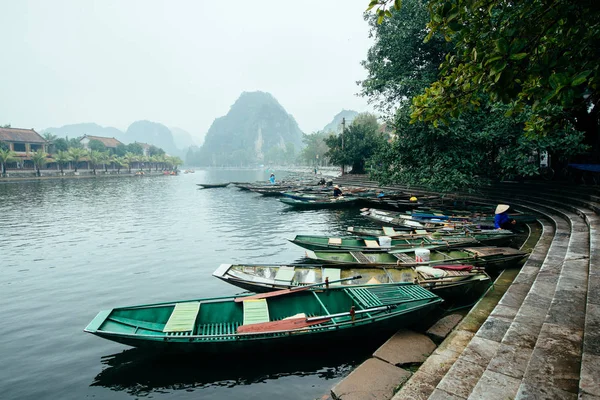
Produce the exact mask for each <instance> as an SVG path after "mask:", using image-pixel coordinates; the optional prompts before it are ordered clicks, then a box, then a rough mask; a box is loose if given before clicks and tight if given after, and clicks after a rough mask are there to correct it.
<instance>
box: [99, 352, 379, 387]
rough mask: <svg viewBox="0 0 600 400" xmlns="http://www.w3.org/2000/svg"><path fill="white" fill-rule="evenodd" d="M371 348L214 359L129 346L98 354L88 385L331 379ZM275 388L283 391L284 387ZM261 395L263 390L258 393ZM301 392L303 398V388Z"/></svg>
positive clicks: (215, 384)
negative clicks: (95, 372)
mask: <svg viewBox="0 0 600 400" xmlns="http://www.w3.org/2000/svg"><path fill="white" fill-rule="evenodd" d="M374 348H375V347H370V346H367V347H364V348H362V349H359V350H357V349H355V348H354V349H348V350H350V351H341V352H331V351H327V352H326V353H324V352H322V351H321V352H317V351H314V352H306V351H304V349H303V351H302V354H295V355H294V354H292V355H286V356H285V357H279V356H276V355H273V356H271V357H267V356H266V355H261V356H260V357H256V356H254V357H250V356H236V357H231V358H224V357H219V358H215V359H206V358H204V357H203V356H202V355H193V354H184V355H182V354H178V355H152V354H148V353H146V352H144V351H143V350H139V349H130V350H126V351H123V352H122V353H118V354H112V355H109V356H105V357H102V364H104V365H105V366H106V367H107V368H105V369H103V371H102V372H100V373H99V374H98V375H97V376H96V377H95V379H94V381H93V382H92V384H91V385H90V386H102V387H105V388H109V389H111V390H115V391H122V392H126V393H128V394H129V395H132V396H147V395H149V394H151V393H154V392H161V393H164V391H171V390H178V391H180V390H187V391H193V390H197V389H207V388H213V389H219V388H228V389H232V388H236V387H237V388H238V390H239V391H245V390H246V389H244V388H242V387H243V386H249V385H253V384H257V383H267V382H268V383H269V386H268V387H269V388H271V387H272V386H277V385H280V386H281V385H283V386H285V385H287V383H286V382H285V381H286V379H285V378H287V377H294V380H295V381H297V380H298V379H299V378H307V379H309V380H310V378H314V380H319V381H324V380H325V381H331V380H334V379H341V378H343V377H344V376H346V375H347V374H348V373H349V372H350V371H351V370H352V369H353V368H354V367H355V366H356V365H358V364H359V363H361V362H362V361H363V360H364V359H366V358H368V356H369V354H371V353H372V351H373V350H374ZM278 381H279V382H278ZM332 385H333V383H327V384H326V385H325V387H326V388H327V389H325V390H324V391H323V390H320V389H318V390H319V391H318V392H317V393H321V392H323V393H324V392H327V391H328V390H329V388H330V387H331V386H332ZM279 389H280V390H283V391H285V388H284V387H280V388H279ZM274 391H277V389H275V390H274ZM217 392H218V390H217ZM227 393H228V395H227V398H234V397H237V396H236V395H235V392H230V391H228V392H227ZM240 394H241V393H240ZM265 394H266V393H265V392H262V395H265ZM241 397H242V396H240V398H241ZM265 397H269V396H265ZM303 397H306V393H304V394H303Z"/></svg>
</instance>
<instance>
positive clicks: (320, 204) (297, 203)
mask: <svg viewBox="0 0 600 400" xmlns="http://www.w3.org/2000/svg"><path fill="white" fill-rule="evenodd" d="M279 201H281V202H282V203H284V204H286V205H288V206H291V207H294V208H341V207H348V206H352V205H354V204H355V203H356V202H357V201H358V198H356V197H342V196H340V197H333V198H327V199H322V200H320V199H318V200H297V199H290V198H287V197H284V198H282V199H279Z"/></svg>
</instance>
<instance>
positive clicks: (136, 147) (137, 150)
mask: <svg viewBox="0 0 600 400" xmlns="http://www.w3.org/2000/svg"><path fill="white" fill-rule="evenodd" d="M126 148H127V151H128V152H130V153H133V154H137V155H139V156H141V155H143V154H144V148H143V147H142V145H141V144H139V143H129V144H128V145H127V146H126Z"/></svg>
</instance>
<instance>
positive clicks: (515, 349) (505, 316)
mask: <svg viewBox="0 0 600 400" xmlns="http://www.w3.org/2000/svg"><path fill="white" fill-rule="evenodd" d="M344 178H346V177H344ZM337 182H341V181H337ZM346 182H348V183H346ZM355 182H356V183H357V184H358V183H359V182H358V181H355ZM343 183H344V184H349V183H351V181H350V180H348V181H345V180H344V181H343ZM364 183H365V182H364V181H363V182H362V184H364ZM368 184H371V185H373V186H377V184H376V183H374V182H369V183H368ZM389 189H399V190H407V188H403V187H397V186H396V187H389ZM409 190H410V191H411V193H415V194H421V195H424V194H432V192H430V191H422V192H419V190H418V189H415V188H410V189H409ZM459 196H460V197H461V198H464V199H468V200H475V201H482V202H487V203H489V202H490V199H493V201H494V203H506V204H511V205H512V206H514V208H516V209H519V210H522V211H524V212H526V213H532V214H535V215H537V216H538V218H539V222H540V223H541V225H542V229H543V232H542V235H541V237H540V239H539V241H538V243H537V245H536V247H535V248H534V250H533V251H532V253H531V256H530V257H529V259H528V260H527V262H526V263H525V265H524V266H523V268H522V269H521V270H520V272H519V273H518V275H517V277H516V278H515V280H514V281H513V283H512V285H511V286H510V288H509V289H508V290H507V291H506V293H505V294H504V295H503V296H502V298H501V299H500V301H499V302H498V304H497V305H496V307H495V308H494V310H493V311H492V312H491V314H490V315H489V316H488V317H487V319H486V320H485V322H484V323H483V324H482V325H481V327H480V328H479V329H478V330H477V332H476V333H475V334H474V335H472V336H471V337H470V338H469V337H468V336H469V335H467V337H466V339H467V340H465V337H462V338H458V337H457V336H458V335H455V336H454V341H455V342H456V343H448V344H447V345H445V346H444V345H442V346H440V348H442V349H443V348H450V349H453V351H455V352H456V354H454V357H451V358H450V360H451V361H452V362H451V365H447V366H446V367H445V368H438V369H437V370H436V373H437V375H438V376H437V377H432V376H431V374H428V375H427V376H426V377H424V376H423V375H425V374H422V373H420V372H419V371H417V372H416V373H415V374H414V375H413V377H412V378H411V379H410V380H409V381H408V382H407V383H406V384H405V385H404V386H403V388H402V389H401V390H400V391H399V392H398V393H397V394H396V395H395V396H394V399H395V400H397V399H403V398H411V399H412V398H416V399H418V398H423V399H425V398H429V399H526V398H528V399H529V398H531V399H553V400H554V399H577V398H581V399H599V400H600V250H599V249H600V247H599V244H600V242H599V241H600V237H599V230H598V227H600V217H599V215H598V214H599V213H600V189H599V188H597V187H580V186H572V185H557V184H549V183H532V184H504V185H496V186H493V187H491V188H487V189H485V190H482V191H480V192H479V193H477V194H476V195H473V194H467V193H461V194H459ZM463 336H465V335H463ZM468 339H470V340H468ZM448 340H452V337H450V338H449V339H447V341H448ZM461 341H462V342H463V345H462V346H461V345H460V343H459V345H457V343H458V342H461ZM465 342H467V343H465ZM465 344H466V345H465ZM435 355H436V353H434V355H433V356H435ZM452 358H453V359H452ZM446 360H448V359H446ZM426 366H427V362H426V363H425V364H423V367H426ZM423 367H422V368H423ZM415 388H417V389H418V390H415Z"/></svg>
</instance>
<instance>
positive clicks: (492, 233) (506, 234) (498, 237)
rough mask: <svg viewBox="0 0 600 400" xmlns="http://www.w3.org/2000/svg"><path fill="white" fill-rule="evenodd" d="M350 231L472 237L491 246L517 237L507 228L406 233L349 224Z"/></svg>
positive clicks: (375, 234)
mask: <svg viewBox="0 0 600 400" xmlns="http://www.w3.org/2000/svg"><path fill="white" fill-rule="evenodd" d="M348 233H351V234H354V235H357V236H371V237H376V238H378V237H381V236H387V237H390V238H392V239H418V238H430V239H433V240H442V239H443V240H447V239H450V240H455V239H461V238H463V239H466V238H471V239H474V240H476V241H477V242H479V243H481V244H486V245H490V246H502V245H506V244H508V243H510V242H511V241H512V240H513V239H514V238H515V237H516V235H515V233H514V232H512V231H509V230H507V229H469V230H464V229H440V230H437V231H434V232H428V231H426V230H423V231H420V230H417V231H415V233H406V231H396V230H395V229H394V228H393V227H389V226H384V227H383V228H379V229H377V228H365V227H360V226H349V227H348Z"/></svg>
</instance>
